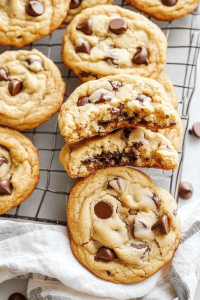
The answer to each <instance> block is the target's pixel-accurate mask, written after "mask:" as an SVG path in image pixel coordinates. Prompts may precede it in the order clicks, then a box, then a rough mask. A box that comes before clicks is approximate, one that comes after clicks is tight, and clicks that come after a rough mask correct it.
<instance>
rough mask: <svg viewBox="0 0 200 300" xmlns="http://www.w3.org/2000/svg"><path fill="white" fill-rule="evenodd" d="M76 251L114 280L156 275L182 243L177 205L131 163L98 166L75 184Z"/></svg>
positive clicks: (72, 230) (71, 202)
mask: <svg viewBox="0 0 200 300" xmlns="http://www.w3.org/2000/svg"><path fill="white" fill-rule="evenodd" d="M67 220H68V231H69V237H70V245H71V249H72V252H73V254H74V255H75V256H76V257H77V259H78V260H79V261H80V262H81V263H82V264H83V265H84V266H85V267H86V268H88V269H89V270H90V271H91V272H93V273H94V274H95V275H97V276H99V277H100V278H102V279H105V280H108V281H111V282H114V283H135V282H139V281H143V280H145V279H147V278H148V277H150V276H151V275H153V274H154V273H156V272H157V271H158V270H159V269H160V268H161V267H163V266H164V265H165V264H166V263H167V262H169V261H170V260H171V258H172V257H173V255H174V251H175V250H176V248H177V247H178V244H179V239H180V234H181V222H180V218H179V214H178V212H177V203H176V201H175V200H174V199H173V197H172V196H171V195H170V194H169V193H168V192H167V191H165V190H164V189H161V188H160V187H158V186H157V185H155V184H154V183H153V181H152V180H151V179H150V177H148V176H147V175H146V174H144V173H142V172H140V171H137V170H134V169H132V168H127V167H116V168H107V169H103V170H98V171H96V172H95V173H93V174H91V175H90V176H88V177H86V178H84V179H82V180H79V181H78V182H77V183H75V185H74V186H73V188H72V190H71V193H70V196H69V199H68V204H67Z"/></svg>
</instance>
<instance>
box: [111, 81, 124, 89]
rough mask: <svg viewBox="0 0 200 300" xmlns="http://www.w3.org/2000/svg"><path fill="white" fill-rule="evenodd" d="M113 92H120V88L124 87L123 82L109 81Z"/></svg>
mask: <svg viewBox="0 0 200 300" xmlns="http://www.w3.org/2000/svg"><path fill="white" fill-rule="evenodd" d="M109 82H110V84H111V86H112V88H113V91H115V92H117V91H118V90H119V88H120V87H122V82H120V81H117V80H113V81H109Z"/></svg>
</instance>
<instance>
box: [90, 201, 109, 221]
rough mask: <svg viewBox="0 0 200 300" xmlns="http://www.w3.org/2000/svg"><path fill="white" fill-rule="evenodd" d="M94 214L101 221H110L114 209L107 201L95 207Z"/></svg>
mask: <svg viewBox="0 0 200 300" xmlns="http://www.w3.org/2000/svg"><path fill="white" fill-rule="evenodd" d="M94 212H95V215H96V216H97V217H98V218H99V219H109V218H110V217H111V216H112V214H113V207H112V205H111V204H110V203H108V202H106V201H100V202H98V203H97V204H96V205H95V206H94Z"/></svg>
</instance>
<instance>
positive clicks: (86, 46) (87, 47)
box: [76, 41, 92, 54]
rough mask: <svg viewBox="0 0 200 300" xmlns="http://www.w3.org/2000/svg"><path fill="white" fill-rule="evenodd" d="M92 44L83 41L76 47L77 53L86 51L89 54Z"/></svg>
mask: <svg viewBox="0 0 200 300" xmlns="http://www.w3.org/2000/svg"><path fill="white" fill-rule="evenodd" d="M91 49H92V46H91V45H90V43H88V42H87V41H84V42H83V43H82V44H81V45H80V46H77V47H76V52H77V53H87V54H90V51H91Z"/></svg>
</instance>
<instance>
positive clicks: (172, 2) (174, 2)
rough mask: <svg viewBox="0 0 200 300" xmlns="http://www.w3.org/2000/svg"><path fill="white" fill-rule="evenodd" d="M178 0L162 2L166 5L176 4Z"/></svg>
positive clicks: (163, 0)
mask: <svg viewBox="0 0 200 300" xmlns="http://www.w3.org/2000/svg"><path fill="white" fill-rule="evenodd" d="M177 1H178V0H161V2H162V4H163V5H165V6H174V5H175V4H176V3H177Z"/></svg>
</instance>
